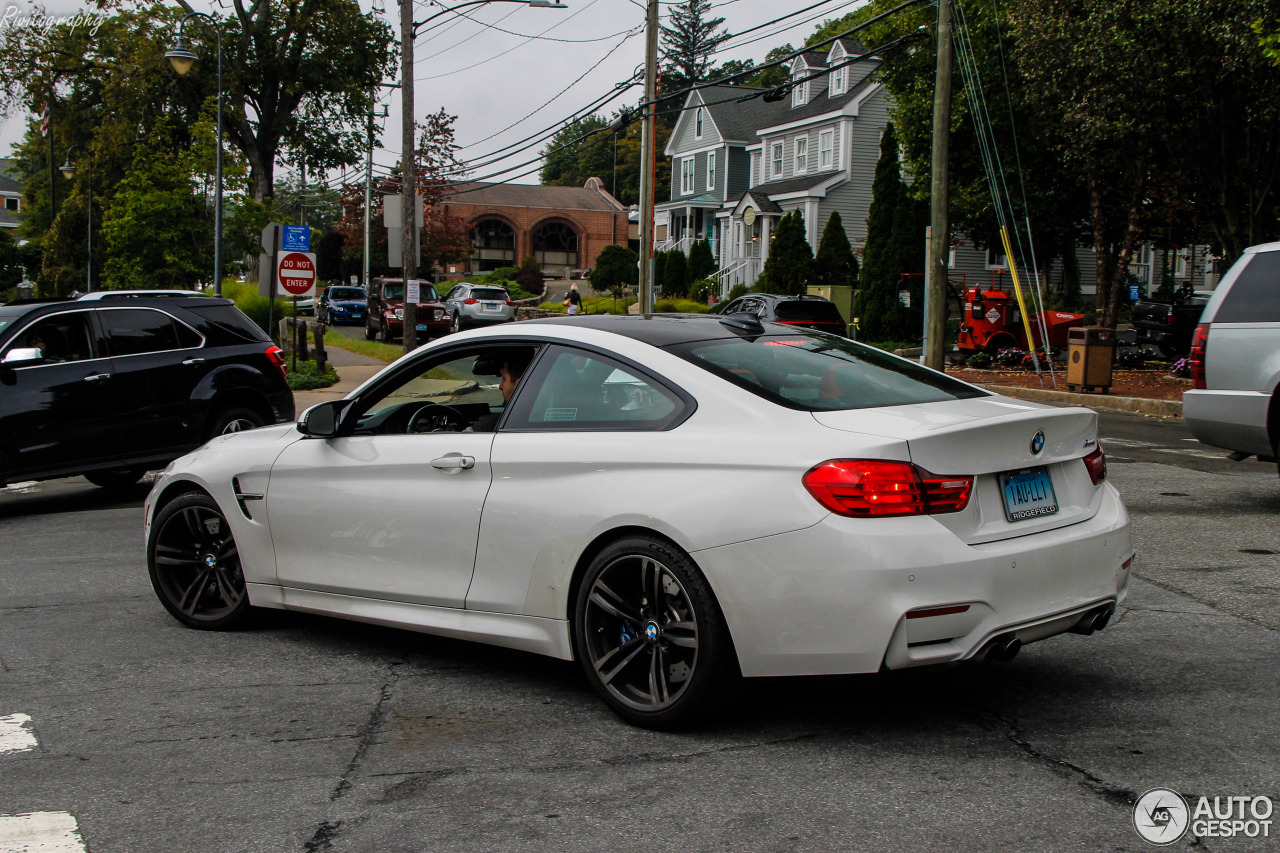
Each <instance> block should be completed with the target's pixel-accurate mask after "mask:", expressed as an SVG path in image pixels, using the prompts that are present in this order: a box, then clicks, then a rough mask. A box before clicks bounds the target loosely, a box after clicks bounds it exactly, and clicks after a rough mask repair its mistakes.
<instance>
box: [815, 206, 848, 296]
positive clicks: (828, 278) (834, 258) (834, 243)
mask: <svg viewBox="0 0 1280 853" xmlns="http://www.w3.org/2000/svg"><path fill="white" fill-rule="evenodd" d="M813 283H814V284H819V285H823V286H825V287H857V285H858V259H857V258H856V257H854V254H853V248H852V247H851V246H850V245H849V235H848V234H846V233H845V230H844V222H843V221H842V220H841V218H840V211H838V210H837V211H832V213H831V216H829V217H827V224H826V226H825V227H824V228H823V229H822V239H821V240H819V241H818V254H817V255H816V256H815V257H814V259H813Z"/></svg>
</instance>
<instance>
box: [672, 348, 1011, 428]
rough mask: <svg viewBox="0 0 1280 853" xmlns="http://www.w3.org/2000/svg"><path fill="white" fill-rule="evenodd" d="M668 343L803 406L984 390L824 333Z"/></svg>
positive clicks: (930, 398)
mask: <svg viewBox="0 0 1280 853" xmlns="http://www.w3.org/2000/svg"><path fill="white" fill-rule="evenodd" d="M670 349H671V351H672V352H674V353H675V354H676V355H679V356H680V357H681V358H684V359H686V360H687V361H691V362H693V363H694V364H696V365H698V366H699V367H701V368H703V369H705V370H708V371H710V372H711V373H714V374H716V375H717V376H720V377H723V378H724V379H727V380H728V381H730V382H732V383H734V384H735V385H740V386H742V387H743V388H746V389H747V390H748V391H751V392H752V393H754V394H759V395H760V396H761V397H764V398H765V399H766V400H770V401H772V402H774V403H777V404H778V405H780V406H786V407H787V408H790V409H801V410H804V411H809V412H826V411H833V410H840V409H869V408H874V407H878V406H906V405H911V404H914V403H936V402H939V401H942V400H964V399H969V398H972V397H987V396H990V395H989V394H988V393H987V392H986V391H983V390H982V389H980V388H975V387H973V386H972V385H966V384H965V383H963V382H960V381H958V380H955V379H952V378H951V377H949V376H945V375H943V374H941V373H936V372H934V371H932V370H929V369H928V368H926V367H922V366H920V365H918V364H913V363H912V362H909V361H904V360H903V359H900V358H895V357H893V356H891V355H889V354H888V353H886V352H882V351H881V350H878V349H875V348H874V347H869V346H864V345H862V344H859V343H855V342H854V341H849V340H842V339H839V338H832V337H826V336H822V337H819V336H817V335H814V336H809V335H768V336H762V337H759V338H755V339H754V340H748V339H745V338H739V339H734V340H714V341H696V342H694V343H689V344H679V345H677V346H673V347H671V348H670Z"/></svg>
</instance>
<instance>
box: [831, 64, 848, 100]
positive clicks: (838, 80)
mask: <svg viewBox="0 0 1280 853" xmlns="http://www.w3.org/2000/svg"><path fill="white" fill-rule="evenodd" d="M830 76H831V90H830V91H831V94H832V95H843V94H844V93H845V91H846V90H847V87H848V82H849V67H848V66H847V65H846V66H844V67H843V68H837V69H836V70H835V71H832V72H831V75H830Z"/></svg>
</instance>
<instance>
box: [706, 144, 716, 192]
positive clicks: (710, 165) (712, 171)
mask: <svg viewBox="0 0 1280 853" xmlns="http://www.w3.org/2000/svg"><path fill="white" fill-rule="evenodd" d="M715 188H716V152H714V151H710V152H708V153H707V189H709V190H713V189H715Z"/></svg>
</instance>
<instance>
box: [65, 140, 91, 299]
mask: <svg viewBox="0 0 1280 853" xmlns="http://www.w3.org/2000/svg"><path fill="white" fill-rule="evenodd" d="M76 150H79V151H83V152H84V154H85V158H84V161H85V164H86V166H85V177H86V178H87V183H88V185H89V187H88V189H89V260H88V261H87V263H86V266H85V270H84V289H85V292H86V293H88V292H91V291H92V290H93V157H92V156H90V154H89V151H88V149H86V148H85V147H84V146H83V145H72V146H71V147H70V148H68V149H67V162H65V163H63V164H62V168H61V169H59V170H58V171H60V172H62V176H63V177H64V178H66V179H67V180H71V179H72V178H74V177H75V176H76V167H75V166H73V165H72V164H71V152H72V151H76Z"/></svg>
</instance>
